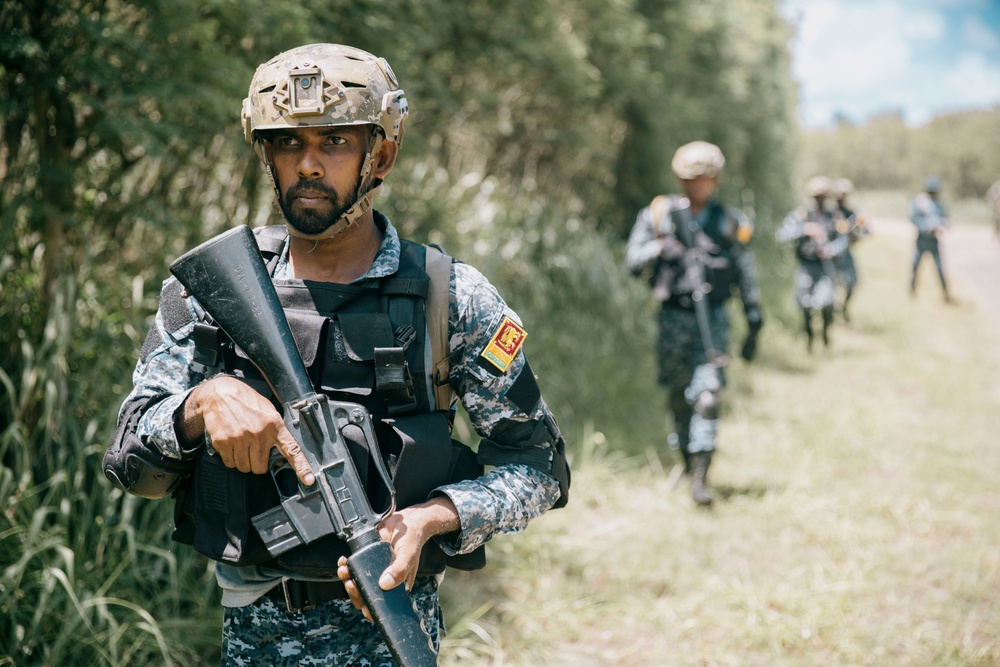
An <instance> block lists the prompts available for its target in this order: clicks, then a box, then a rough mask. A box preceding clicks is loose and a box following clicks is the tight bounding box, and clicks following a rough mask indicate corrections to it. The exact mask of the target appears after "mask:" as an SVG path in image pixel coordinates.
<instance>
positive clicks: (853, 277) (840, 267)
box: [833, 250, 858, 289]
mask: <svg viewBox="0 0 1000 667" xmlns="http://www.w3.org/2000/svg"><path fill="white" fill-rule="evenodd" d="M833 265H834V267H835V268H836V269H837V279H838V280H840V282H841V283H843V284H844V287H846V288H848V289H852V288H853V287H854V286H856V285H857V284H858V265H857V262H855V261H854V255H853V254H851V251H850V250H848V251H847V252H845V253H843V254H842V255H839V256H838V257H837V259H836V260H834V263H833Z"/></svg>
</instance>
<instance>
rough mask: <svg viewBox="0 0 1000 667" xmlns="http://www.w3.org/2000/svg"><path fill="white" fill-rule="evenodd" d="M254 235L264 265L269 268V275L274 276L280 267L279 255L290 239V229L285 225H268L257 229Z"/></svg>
mask: <svg viewBox="0 0 1000 667" xmlns="http://www.w3.org/2000/svg"><path fill="white" fill-rule="evenodd" d="M253 233H254V236H256V237H257V247H258V248H260V254H261V257H263V258H264V265H265V266H267V274H268V275H273V274H274V269H275V268H276V267H277V265H278V253H279V252H281V247H282V246H283V245H285V239H286V238H288V228H287V227H285V226H284V225H268V226H266V227H257V228H255V229H254V230H253Z"/></svg>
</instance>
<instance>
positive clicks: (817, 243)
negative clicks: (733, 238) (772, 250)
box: [776, 176, 849, 352]
mask: <svg viewBox="0 0 1000 667" xmlns="http://www.w3.org/2000/svg"><path fill="white" fill-rule="evenodd" d="M831 188H832V184H831V183H830V179H829V178H827V177H826V176H814V177H812V178H810V179H809V181H808V182H807V183H806V192H807V193H808V195H809V196H810V197H811V198H812V199H813V202H812V205H811V206H810V207H809V208H804V207H803V208H798V209H796V210H794V211H792V212H791V213H789V214H788V215H787V216H786V217H785V220H784V221H783V222H782V224H781V227H780V228H779V229H778V231H777V234H776V237H777V239H778V241H779V242H781V243H792V242H794V243H795V257H796V259H797V260H798V267H797V268H796V270H795V302H796V304H798V306H799V308H800V309H801V311H802V318H803V324H804V328H805V332H806V346H807V348H808V350H809V351H810V352H812V349H813V338H814V336H815V333H814V331H813V311H814V310H818V311H820V312H821V313H822V316H823V330H822V336H823V344H824V345H829V344H830V325H831V324H833V307H834V301H835V299H836V289H837V286H836V280H837V269H836V266H835V262H837V261H839V257H840V255H842V254H843V253H844V252H846V251H847V248H848V245H849V238H848V236H847V235H844V234H841V233H840V232H838V231H837V227H836V225H835V224H834V222H833V214H832V213H831V212H830V211H828V210H827V209H826V205H825V204H826V198H827V196H829V194H830V191H831Z"/></svg>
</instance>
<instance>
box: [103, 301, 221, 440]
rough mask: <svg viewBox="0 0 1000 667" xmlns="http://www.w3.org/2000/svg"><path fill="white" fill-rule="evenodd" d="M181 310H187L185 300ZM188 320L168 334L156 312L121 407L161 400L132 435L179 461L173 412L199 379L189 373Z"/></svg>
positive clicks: (190, 324) (162, 317) (160, 314)
mask: <svg viewBox="0 0 1000 667" xmlns="http://www.w3.org/2000/svg"><path fill="white" fill-rule="evenodd" d="M184 303H185V307H187V308H190V304H189V302H188V300H187V299H185V300H184ZM190 314H191V317H192V321H191V322H187V323H185V324H184V325H182V326H181V327H180V328H179V329H176V330H175V331H173V332H170V331H168V327H167V326H166V324H165V317H167V316H165V315H164V312H163V309H162V307H161V310H160V311H158V312H157V314H156V318H155V319H154V321H153V326H152V328H151V330H150V332H149V335H148V336H147V338H146V345H145V346H144V348H143V353H142V354H141V355H140V358H139V361H138V363H137V364H136V367H135V371H134V372H133V374H132V382H133V385H134V387H133V389H132V392H131V393H130V394H129V395H128V397H127V398H126V399H125V401H124V403H123V404H122V409H123V410H124V409H125V406H128V405H130V404H133V403H135V402H139V401H143V400H145V399H148V398H152V397H163V396H165V398H163V400H160V401H158V402H156V403H155V404H153V405H152V407H150V408H149V409H148V410H146V411H145V412H144V413H143V414H142V416H141V417H140V418H139V420H138V423H137V425H136V432H135V435H136V437H138V438H139V439H141V440H143V441H144V442H146V443H147V444H151V445H153V446H154V447H155V448H156V449H157V450H158V451H159V452H160V453H161V454H163V455H164V456H165V457H167V458H174V459H180V458H181V448H180V445H179V444H178V441H177V435H176V433H175V432H174V413H175V412H176V410H177V409H178V408H179V407H180V405H181V404H182V403H183V402H184V399H185V398H186V397H187V395H188V393H189V392H190V390H191V388H192V387H194V385H196V384H197V383H198V382H200V381H201V380H202V379H203V378H202V377H201V376H199V375H198V374H196V373H194V372H193V371H192V370H191V362H192V359H193V356H194V343H193V342H192V341H191V339H190V338H189V336H190V333H191V330H192V329H193V327H194V322H193V317H194V312H193V310H192V311H191V313H190Z"/></svg>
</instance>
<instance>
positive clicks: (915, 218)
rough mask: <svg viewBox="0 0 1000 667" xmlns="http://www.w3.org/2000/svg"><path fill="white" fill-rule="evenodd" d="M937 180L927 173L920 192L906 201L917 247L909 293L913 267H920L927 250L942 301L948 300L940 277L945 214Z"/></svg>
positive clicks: (913, 285) (913, 290)
mask: <svg viewBox="0 0 1000 667" xmlns="http://www.w3.org/2000/svg"><path fill="white" fill-rule="evenodd" d="M940 194H941V183H940V182H939V181H938V179H937V177H936V176H928V177H927V179H926V180H925V181H924V192H921V193H920V194H918V195H917V196H916V197H914V198H913V201H912V202H911V204H910V221H911V222H913V225H914V226H915V227H916V228H917V249H916V253H915V254H914V256H913V275H912V277H911V278H910V294H911V295H916V293H917V270H918V269H919V268H920V260H921V259H923V257H924V254H925V253H930V255H931V257H932V258H933V259H934V266H935V268H937V274H938V279H939V280H940V281H941V290H942V291H943V292H944V300H945V302H947V303H951V294H950V293H949V292H948V282H947V281H946V280H945V277H944V265H943V263H942V261H941V246H940V243H939V241H940V238H941V235H942V234H944V232H945V230H946V229H948V225H949V222H948V214H947V213H945V210H944V204H942V203H941V199H940Z"/></svg>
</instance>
